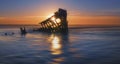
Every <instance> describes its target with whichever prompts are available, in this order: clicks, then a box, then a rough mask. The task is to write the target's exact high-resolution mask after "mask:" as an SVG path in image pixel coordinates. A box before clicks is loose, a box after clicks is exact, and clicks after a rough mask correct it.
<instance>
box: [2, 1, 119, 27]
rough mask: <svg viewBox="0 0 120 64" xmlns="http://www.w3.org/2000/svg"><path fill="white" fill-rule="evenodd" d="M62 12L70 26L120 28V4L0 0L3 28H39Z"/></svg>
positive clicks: (107, 2)
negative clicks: (18, 25) (46, 20)
mask: <svg viewBox="0 0 120 64" xmlns="http://www.w3.org/2000/svg"><path fill="white" fill-rule="evenodd" d="M58 8H63V9H66V10H67V11H68V21H69V25H76V24H77V25H120V0H0V24H38V23H39V22H41V21H43V20H45V19H46V18H47V17H48V16H49V15H50V14H52V13H54V12H55V11H57V10H58Z"/></svg>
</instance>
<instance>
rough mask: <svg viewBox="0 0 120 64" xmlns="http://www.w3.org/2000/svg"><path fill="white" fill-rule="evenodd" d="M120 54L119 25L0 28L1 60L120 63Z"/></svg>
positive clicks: (4, 63) (13, 63)
mask: <svg viewBox="0 0 120 64" xmlns="http://www.w3.org/2000/svg"><path fill="white" fill-rule="evenodd" d="M5 33H7V35H5ZM12 33H14V34H12ZM119 54H120V27H113V28H84V29H79V28H77V29H69V33H68V34H46V33H38V32H31V33H27V34H26V35H21V34H20V32H19V29H18V28H2V29H0V64H120V55H119Z"/></svg>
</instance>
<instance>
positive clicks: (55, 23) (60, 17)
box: [39, 8, 68, 33]
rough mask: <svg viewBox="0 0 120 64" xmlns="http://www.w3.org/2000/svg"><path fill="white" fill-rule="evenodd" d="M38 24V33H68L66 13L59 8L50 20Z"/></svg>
mask: <svg viewBox="0 0 120 64" xmlns="http://www.w3.org/2000/svg"><path fill="white" fill-rule="evenodd" d="M39 24H40V28H39V31H41V32H51V33H56V32H60V33H67V32H68V21H67V11H66V10H64V9H61V8H59V10H58V11H57V12H55V13H54V15H53V16H51V17H50V18H48V19H46V20H44V21H42V22H41V23H39Z"/></svg>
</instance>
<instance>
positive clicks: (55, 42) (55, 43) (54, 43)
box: [49, 34, 62, 55]
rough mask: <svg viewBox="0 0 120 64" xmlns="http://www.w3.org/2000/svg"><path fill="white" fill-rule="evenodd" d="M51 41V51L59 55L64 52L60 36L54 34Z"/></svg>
mask: <svg viewBox="0 0 120 64" xmlns="http://www.w3.org/2000/svg"><path fill="white" fill-rule="evenodd" d="M49 40H51V41H50V43H51V51H52V54H53V55H59V54H61V53H62V51H61V48H62V44H61V42H60V40H61V39H60V37H58V36H56V35H54V34H52V35H51V37H50V39H49Z"/></svg>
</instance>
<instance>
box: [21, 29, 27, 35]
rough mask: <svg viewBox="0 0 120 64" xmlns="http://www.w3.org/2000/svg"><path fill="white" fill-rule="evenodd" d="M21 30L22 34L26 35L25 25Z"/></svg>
mask: <svg viewBox="0 0 120 64" xmlns="http://www.w3.org/2000/svg"><path fill="white" fill-rule="evenodd" d="M20 31H21V34H22V35H25V34H26V33H27V32H26V29H25V27H23V28H22V27H20Z"/></svg>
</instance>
